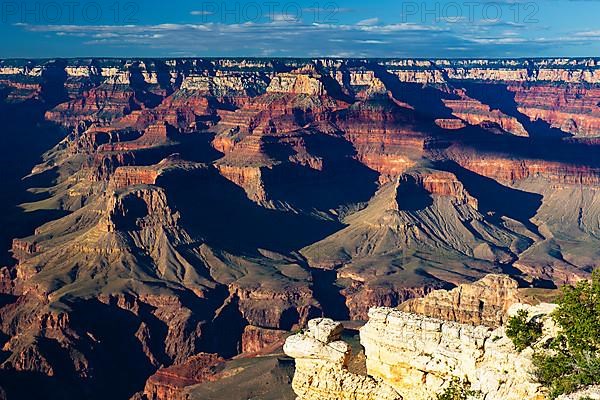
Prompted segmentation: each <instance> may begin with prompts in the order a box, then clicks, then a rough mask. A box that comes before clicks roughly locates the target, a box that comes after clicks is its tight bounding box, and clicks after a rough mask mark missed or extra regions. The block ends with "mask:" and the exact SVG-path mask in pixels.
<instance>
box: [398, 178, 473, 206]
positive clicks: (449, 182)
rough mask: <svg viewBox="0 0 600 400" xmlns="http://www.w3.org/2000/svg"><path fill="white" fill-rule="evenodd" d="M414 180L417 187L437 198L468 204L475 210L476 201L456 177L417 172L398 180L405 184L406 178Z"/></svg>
mask: <svg viewBox="0 0 600 400" xmlns="http://www.w3.org/2000/svg"><path fill="white" fill-rule="evenodd" d="M409 176H410V177H412V178H413V179H415V181H416V183H417V185H419V186H421V187H422V188H423V189H425V190H426V191H427V192H429V193H431V194H433V195H438V196H449V197H452V198H453V199H454V200H456V202H457V203H458V204H468V205H469V206H471V207H473V208H474V209H477V207H478V201H477V199H476V198H475V197H473V196H471V195H470V194H469V192H467V190H466V189H465V187H464V186H463V184H462V182H461V181H459V180H458V178H457V177H456V175H454V174H452V173H450V172H445V171H423V172H421V171H418V172H416V173H406V174H404V175H403V176H402V177H401V178H400V183H402V182H403V181H404V182H406V180H407V179H408V177H409Z"/></svg>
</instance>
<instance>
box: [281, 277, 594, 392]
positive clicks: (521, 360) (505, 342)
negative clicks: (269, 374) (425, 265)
mask: <svg viewBox="0 0 600 400" xmlns="http://www.w3.org/2000/svg"><path fill="white" fill-rule="evenodd" d="M495 281H498V277H496V276H490V277H488V278H486V279H484V280H483V281H482V282H479V283H477V284H475V285H473V288H468V287H467V286H468V285H465V286H464V287H459V288H457V289H456V290H453V291H450V292H448V294H447V297H448V300H449V301H454V300H450V299H453V298H454V299H455V298H457V297H460V296H459V294H460V293H465V296H466V297H467V298H468V297H469V296H470V293H475V292H477V291H478V290H479V289H481V288H482V287H485V285H486V284H488V283H490V282H495ZM501 291H502V292H506V291H508V292H512V291H516V287H515V288H513V287H512V286H511V285H509V284H504V285H503V289H502V290H501ZM439 292H442V291H439ZM513 295H514V293H513ZM427 297H432V300H431V301H434V300H435V299H438V298H440V294H439V293H436V292H434V293H432V294H430V295H429V296H427ZM488 297H489V296H488ZM512 298H513V299H514V298H515V297H512ZM490 299H491V298H490ZM455 300H456V299H455ZM465 301H466V302H469V301H468V299H467V300H465ZM486 301H487V300H486ZM459 303H460V301H459ZM496 303H497V304H496V305H497V307H496V306H494V307H491V309H493V311H494V312H495V313H493V314H492V313H490V312H486V313H484V314H485V315H487V316H492V315H493V318H471V317H472V316H471V315H469V316H468V318H457V319H464V320H467V321H478V323H480V324H481V323H487V324H488V325H494V324H495V323H497V322H498V321H506V319H507V318H506V317H507V316H512V315H516V314H517V312H518V311H519V310H526V311H527V313H528V316H529V318H530V319H534V318H535V319H536V321H539V322H540V323H541V324H542V326H543V328H542V332H543V333H542V337H541V338H540V339H539V340H538V341H537V342H536V343H534V344H533V345H532V347H528V348H526V349H525V350H523V351H522V352H519V351H517V350H516V349H515V347H514V345H513V342H512V341H511V339H509V338H508V337H507V335H506V330H505V327H504V326H499V327H497V328H493V327H490V326H486V325H479V324H477V325H476V324H474V323H473V324H471V323H460V322H456V321H451V320H447V319H442V318H444V317H452V316H448V315H445V314H444V313H443V312H441V313H438V315H440V316H442V318H436V317H430V316H426V315H422V314H418V313H412V312H405V311H401V310H398V309H394V308H386V307H377V308H372V309H371V310H370V311H369V320H368V322H367V323H366V324H365V325H364V326H363V327H362V328H360V344H361V345H362V348H364V356H365V357H364V358H363V359H362V364H363V367H362V368H361V367H357V366H356V365H357V363H358V364H360V361H356V360H354V361H353V362H351V361H350V360H351V359H352V357H353V355H352V351H351V346H350V345H349V344H348V343H347V342H345V341H342V340H340V337H341V333H342V331H343V326H342V324H341V323H339V322H334V321H332V320H328V319H316V320H311V321H310V322H309V324H308V330H307V331H305V332H300V333H298V334H296V335H293V336H290V337H289V338H288V339H287V341H286V343H285V346H284V351H285V353H286V354H288V355H289V356H290V357H293V358H294V359H295V362H296V373H295V376H294V381H293V389H294V391H295V392H296V394H297V395H298V396H299V397H298V399H299V400H311V399H320V400H327V399H331V400H333V399H411V400H430V399H435V398H436V397H437V395H438V394H439V393H442V392H443V391H444V390H445V389H446V388H447V387H448V386H449V385H450V383H451V382H452V381H453V380H456V379H458V380H459V381H460V382H463V383H465V384H466V385H468V386H469V387H470V390H472V391H474V392H475V393H478V394H481V398H485V399H486V400H541V399H544V398H545V396H546V390H545V389H544V388H543V387H542V386H541V385H540V384H539V383H538V382H536V379H535V377H534V375H533V366H532V356H533V354H534V348H535V347H537V346H543V344H544V343H546V342H547V341H548V339H549V338H552V337H555V336H556V334H557V328H556V326H555V325H554V322H553V321H552V319H551V318H550V317H549V314H550V313H551V312H552V311H553V310H554V309H555V308H556V305H554V304H549V303H541V304H538V305H535V306H532V305H527V304H521V303H513V304H512V305H510V306H508V305H506V304H505V303H504V302H502V304H500V303H499V302H496ZM421 306H423V304H421ZM407 308H408V309H413V310H420V309H421V310H422V309H425V310H427V307H424V308H423V307H419V306H415V304H411V307H407ZM500 314H502V317H499V316H500ZM462 317H464V316H462ZM355 347H356V346H355ZM589 390H591V391H592V392H593V388H590V389H589ZM586 393H587V392H586ZM594 393H595V392H594ZM586 395H587V394H586ZM569 398H571V397H569ZM573 398H579V397H573ZM592 398H593V397H592Z"/></svg>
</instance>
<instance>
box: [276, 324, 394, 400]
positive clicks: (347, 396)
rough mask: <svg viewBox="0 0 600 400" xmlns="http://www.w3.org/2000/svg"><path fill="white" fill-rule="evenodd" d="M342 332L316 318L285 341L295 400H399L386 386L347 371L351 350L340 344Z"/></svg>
mask: <svg viewBox="0 0 600 400" xmlns="http://www.w3.org/2000/svg"><path fill="white" fill-rule="evenodd" d="M342 331H343V326H342V324H341V323H339V322H334V321H333V320H330V319H326V318H320V319H314V320H311V321H310V322H309V324H308V329H307V330H306V331H305V332H301V333H299V334H296V335H294V336H290V337H289V338H288V339H287V340H286V342H285V345H284V347H283V350H284V351H285V353H286V354H287V355H289V356H290V357H293V358H294V359H295V361H296V373H295V374H294V380H293V382H292V387H293V388H294V391H295V392H296V394H297V395H298V400H402V397H401V396H400V395H399V394H398V393H397V392H396V391H395V390H394V389H393V388H392V387H390V386H389V385H387V384H385V383H383V382H381V381H378V380H376V379H373V378H372V377H369V376H364V375H358V374H355V373H352V372H351V371H350V370H349V369H348V364H349V360H350V357H351V349H350V346H349V345H348V344H347V343H345V342H343V341H341V340H340V337H341V333H342Z"/></svg>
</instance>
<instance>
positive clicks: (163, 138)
mask: <svg viewBox="0 0 600 400" xmlns="http://www.w3.org/2000/svg"><path fill="white" fill-rule="evenodd" d="M176 132H177V131H176V130H175V129H174V128H173V127H172V126H171V125H169V124H168V123H167V122H164V121H160V122H157V123H154V124H152V125H150V126H148V127H147V128H146V129H145V130H144V132H143V133H142V135H141V136H140V137H138V138H136V139H134V140H129V141H119V142H116V143H107V144H103V145H102V146H100V147H99V148H98V150H99V152H114V151H132V150H138V149H145V148H150V147H155V146H159V145H162V144H165V143H167V142H168V141H169V140H170V139H171V138H172V137H173V136H174V135H175V134H176Z"/></svg>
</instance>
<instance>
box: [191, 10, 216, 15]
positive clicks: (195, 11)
mask: <svg viewBox="0 0 600 400" xmlns="http://www.w3.org/2000/svg"><path fill="white" fill-rule="evenodd" d="M190 14H191V15H213V14H214V12H212V11H206V10H194V11H190Z"/></svg>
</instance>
